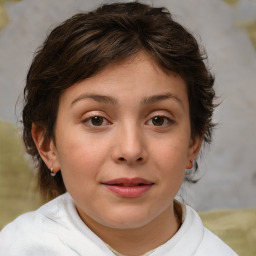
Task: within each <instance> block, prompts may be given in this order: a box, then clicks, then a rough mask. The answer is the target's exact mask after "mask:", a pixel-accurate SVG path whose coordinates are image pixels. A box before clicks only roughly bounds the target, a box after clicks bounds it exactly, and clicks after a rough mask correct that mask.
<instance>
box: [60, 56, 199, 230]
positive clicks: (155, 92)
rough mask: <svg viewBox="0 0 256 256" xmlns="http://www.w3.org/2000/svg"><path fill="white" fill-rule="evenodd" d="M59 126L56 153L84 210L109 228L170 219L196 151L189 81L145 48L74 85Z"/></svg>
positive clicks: (67, 182) (62, 100)
mask: <svg viewBox="0 0 256 256" xmlns="http://www.w3.org/2000/svg"><path fill="white" fill-rule="evenodd" d="M95 117H96V118H95ZM99 117H100V118H102V120H101V119H99ZM154 117H161V118H162V119H161V120H162V121H161V122H160V124H161V125H155V123H153V122H152V118H154ZM93 118H94V119H93ZM97 118H98V119H97ZM93 120H94V121H93ZM95 120H98V121H99V120H101V121H102V122H101V121H100V122H99V124H100V125H95ZM55 131H56V155H57V160H56V161H58V165H59V167H60V169H61V172H62V176H63V180H64V183H65V186H66V188H67V190H68V191H69V193H70V194H71V196H72V197H73V199H74V201H75V204H76V207H77V209H78V212H79V214H80V216H81V218H82V219H83V220H84V221H85V222H86V223H88V222H94V225H96V226H97V225H101V226H105V227H109V228H119V229H120V228H121V229H122V228H124V229H125V228H139V227H141V226H144V225H149V224H150V223H151V222H152V221H154V220H156V219H157V218H159V219H160V216H161V218H162V219H163V220H162V221H164V218H163V213H164V212H166V211H172V210H171V209H172V208H173V199H174V197H175V195H176V193H177V192H178V190H179V188H180V186H181V183H182V181H183V178H184V171H185V168H186V165H187V162H188V161H189V160H190V159H194V158H195V157H196V152H197V151H196V150H195V145H194V144H193V143H191V137H190V121H189V105H188V96H187V91H186V85H185V83H184V81H183V80H182V79H181V78H180V77H179V76H178V75H174V74H169V75H168V74H166V73H165V72H163V71H162V70H161V69H160V68H159V67H158V66H157V65H156V64H155V63H154V62H153V61H152V60H151V59H150V58H149V57H148V56H146V55H144V54H139V55H138V56H137V57H135V58H132V59H131V60H127V61H124V62H123V63H121V64H120V63H119V64H118V65H115V64H113V65H110V66H109V67H107V68H106V69H105V70H103V71H102V72H101V73H100V74H98V75H96V76H94V77H91V78H88V79H86V80H84V81H82V82H80V83H78V84H75V85H73V86H71V87H70V88H68V89H67V90H66V91H65V92H64V93H63V95H62V96H61V98H60V105H59V112H58V117H57V122H56V130H55ZM132 187H133V188H132ZM167 215H168V214H167ZM168 216H169V215H168Z"/></svg>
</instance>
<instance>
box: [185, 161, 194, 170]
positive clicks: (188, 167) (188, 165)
mask: <svg viewBox="0 0 256 256" xmlns="http://www.w3.org/2000/svg"><path fill="white" fill-rule="evenodd" d="M193 166H194V161H193V160H189V164H187V166H186V169H192V168H193Z"/></svg>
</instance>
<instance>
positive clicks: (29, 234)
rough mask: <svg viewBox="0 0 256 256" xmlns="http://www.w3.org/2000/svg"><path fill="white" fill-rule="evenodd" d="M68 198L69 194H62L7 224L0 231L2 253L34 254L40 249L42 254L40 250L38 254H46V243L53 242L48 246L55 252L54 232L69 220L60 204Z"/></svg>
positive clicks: (0, 252)
mask: <svg viewBox="0 0 256 256" xmlns="http://www.w3.org/2000/svg"><path fill="white" fill-rule="evenodd" d="M67 200H68V198H67V196H66V195H62V196H60V197H58V198H56V199H54V200H52V201H50V202H49V203H47V204H45V205H43V206H42V207H40V208H39V209H38V210H36V211H33V212H29V213H26V214H23V215H21V216H19V217H18V218H17V219H15V220H14V221H13V222H11V223H10V224H8V225H7V226H5V227H4V228H3V230H2V231H1V232H0V255H2V253H3V252H5V253H7V254H5V255H10V256H11V255H19V256H21V255H33V252H36V251H38V250H41V252H40V253H42V254H40V253H39V252H38V254H37V255H46V254H47V253H46V251H45V250H46V249H45V248H44V247H45V246H44V245H45V243H47V244H52V246H49V247H48V248H51V250H52V253H53V252H54V248H55V244H54V242H56V241H55V239H56V236H54V233H55V232H57V230H59V229H61V228H63V223H64V222H65V221H67V220H66V219H65V217H64V215H65V214H64V213H63V207H60V205H61V204H63V203H64V202H67ZM63 217H64V219H63ZM56 255H59V254H58V253H56Z"/></svg>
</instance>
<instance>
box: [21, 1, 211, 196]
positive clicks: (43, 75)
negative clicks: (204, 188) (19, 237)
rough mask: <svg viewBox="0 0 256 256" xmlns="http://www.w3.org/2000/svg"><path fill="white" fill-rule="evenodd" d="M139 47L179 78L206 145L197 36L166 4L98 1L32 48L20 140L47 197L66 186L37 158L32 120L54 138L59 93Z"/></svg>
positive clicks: (205, 74)
mask: <svg viewBox="0 0 256 256" xmlns="http://www.w3.org/2000/svg"><path fill="white" fill-rule="evenodd" d="M140 51H144V52H146V53H147V54H148V55H149V56H150V57H151V58H152V59H153V60H154V61H155V62H156V63H157V64H158V65H159V66H160V67H161V68H162V69H163V70H165V71H173V72H175V73H177V74H179V75H180V76H181V77H182V78H183V79H184V81H185V82H186V85H187V89H188V97H189V106H190V121H191V133H192V136H195V135H199V136H204V141H205V142H207V143H210V141H211V136H212V128H213V126H214V125H213V123H212V114H213V109H214V107H215V106H214V104H213V99H214V97H215V92H214V90H213V83H214V78H213V76H212V74H211V73H210V71H209V69H207V67H206V66H205V63H204V59H205V58H206V55H205V53H202V52H201V51H200V49H199V45H198V43H197V41H196V39H195V38H194V37H193V36H192V35H191V34H190V33H189V32H188V31H187V30H186V29H185V28H184V27H183V26H181V25H180V24H179V23H177V22H175V21H174V20H173V19H172V16H171V14H170V13H169V11H168V10H167V9H165V8H154V7H151V6H148V5H145V4H141V3H137V2H132V3H115V4H109V5H103V6H101V7H99V8H98V9H96V10H95V11H92V12H89V13H80V14H77V15H75V16H73V17H71V18H70V19H68V20H66V21H65V22H64V23H62V24H61V25H59V26H58V27H56V28H55V29H54V30H53V31H52V32H51V33H50V34H49V36H48V37H47V38H46V40H45V42H44V44H43V45H42V46H41V48H40V49H39V50H38V51H37V52H36V54H35V57H34V59H33V62H32V64H31V67H30V69H29V72H28V75H27V80H26V86H25V89H24V109H23V126H24V130H23V139H24V142H25V146H26V149H27V152H28V153H29V154H30V155H31V156H32V157H33V159H34V160H35V162H36V163H37V166H38V170H39V172H38V184H39V188H40V190H41V192H42V194H43V195H44V196H46V197H47V198H48V199H50V198H53V197H55V196H57V195H59V194H62V193H64V192H65V191H66V189H65V185H64V183H63V180H62V176H61V172H58V173H57V175H56V176H55V177H54V178H52V177H51V176H50V172H49V170H48V168H47V166H46V165H45V163H44V162H43V161H42V159H41V157H40V155H39V153H38V151H37V148H36V146H35V144H34V141H33V139H32V136H31V128H32V123H35V124H36V125H37V126H38V127H39V128H40V129H42V130H43V131H44V135H45V138H46V139H54V125H55V121H56V117H57V112H58V105H59V98H60V95H61V94H62V93H63V91H64V90H65V89H67V88H69V87H70V86H72V85H73V84H75V83H77V82H79V81H82V80H84V79H86V78H88V77H91V76H93V75H95V74H97V73H99V72H100V71H102V70H103V69H104V68H106V67H107V66H108V65H109V64H112V63H114V62H117V61H122V60H124V59H127V58H128V57H131V56H133V55H135V54H136V53H138V52H140ZM195 169H197V164H196V168H195ZM187 179H188V180H191V179H190V178H189V177H187Z"/></svg>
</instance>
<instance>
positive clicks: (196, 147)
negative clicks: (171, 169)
mask: <svg viewBox="0 0 256 256" xmlns="http://www.w3.org/2000/svg"><path fill="white" fill-rule="evenodd" d="M202 141H203V137H200V136H195V137H194V138H191V139H190V143H189V149H188V159H187V165H186V169H192V168H193V161H194V160H195V159H196V157H197V156H198V154H199V151H200V148H201V145H202Z"/></svg>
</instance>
